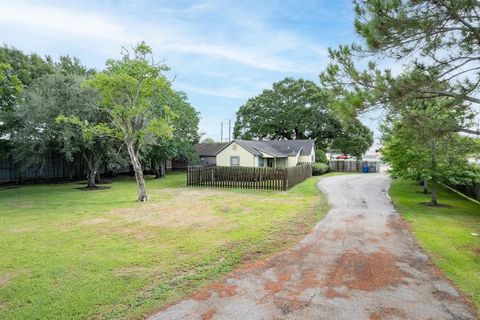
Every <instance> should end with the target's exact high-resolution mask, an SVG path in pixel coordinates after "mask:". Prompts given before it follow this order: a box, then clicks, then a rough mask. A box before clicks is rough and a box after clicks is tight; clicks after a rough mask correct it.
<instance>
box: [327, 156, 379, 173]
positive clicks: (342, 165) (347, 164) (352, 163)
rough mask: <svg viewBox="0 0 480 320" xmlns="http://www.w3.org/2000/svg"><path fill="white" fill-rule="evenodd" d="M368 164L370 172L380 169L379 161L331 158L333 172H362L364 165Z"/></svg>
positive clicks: (330, 164)
mask: <svg viewBox="0 0 480 320" xmlns="http://www.w3.org/2000/svg"><path fill="white" fill-rule="evenodd" d="M364 164H366V165H367V166H368V172H369V173H375V172H379V171H380V162H379V161H359V160H340V159H336V160H330V161H329V166H330V171H332V172H362V166H363V165H364Z"/></svg>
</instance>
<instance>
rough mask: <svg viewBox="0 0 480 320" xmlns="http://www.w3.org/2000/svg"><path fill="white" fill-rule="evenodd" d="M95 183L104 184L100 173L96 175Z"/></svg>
mask: <svg viewBox="0 0 480 320" xmlns="http://www.w3.org/2000/svg"><path fill="white" fill-rule="evenodd" d="M95 183H102V177H100V172H99V171H97V173H96V175H95Z"/></svg>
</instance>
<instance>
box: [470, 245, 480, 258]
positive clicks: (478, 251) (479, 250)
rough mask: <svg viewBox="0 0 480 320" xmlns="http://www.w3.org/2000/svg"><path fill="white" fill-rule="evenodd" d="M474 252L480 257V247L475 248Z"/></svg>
mask: <svg viewBox="0 0 480 320" xmlns="http://www.w3.org/2000/svg"><path fill="white" fill-rule="evenodd" d="M472 252H473V254H474V255H476V256H479V257H480V247H476V248H473V249H472Z"/></svg>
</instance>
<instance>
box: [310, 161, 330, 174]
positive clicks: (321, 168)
mask: <svg viewBox="0 0 480 320" xmlns="http://www.w3.org/2000/svg"><path fill="white" fill-rule="evenodd" d="M329 170H330V167H329V166H328V164H326V163H321V162H315V163H313V164H312V175H314V176H320V175H322V174H325V173H327V172H328V171H329Z"/></svg>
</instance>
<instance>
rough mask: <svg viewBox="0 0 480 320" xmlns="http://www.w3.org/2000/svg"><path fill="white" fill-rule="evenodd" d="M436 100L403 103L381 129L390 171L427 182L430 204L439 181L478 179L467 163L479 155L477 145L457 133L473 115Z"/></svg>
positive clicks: (476, 170) (478, 172)
mask: <svg viewBox="0 0 480 320" xmlns="http://www.w3.org/2000/svg"><path fill="white" fill-rule="evenodd" d="M438 100H439V99H438V98H437V99H435V100H429V101H423V102H421V103H420V104H419V105H415V106H406V107H405V110H404V111H403V112H401V113H400V114H397V115H395V116H393V117H392V118H390V119H389V121H388V122H387V124H386V125H385V126H384V127H383V129H382V130H383V134H384V135H383V140H384V143H385V145H384V148H383V156H384V159H385V161H387V162H388V163H389V164H390V171H391V174H392V175H393V176H394V177H404V178H410V179H417V178H419V177H420V178H421V179H422V180H424V181H427V182H428V184H429V186H430V188H431V205H432V206H436V205H437V185H438V184H439V183H452V184H471V183H473V182H475V181H478V179H479V178H480V170H479V168H478V166H477V165H475V164H470V163H469V162H468V158H469V157H474V156H476V155H478V154H479V151H480V149H479V144H478V143H477V141H475V139H473V138H470V137H466V136H462V135H460V134H459V133H457V132H456V128H458V127H459V126H462V125H463V124H464V123H466V122H469V121H470V120H471V119H472V114H471V113H470V112H469V111H468V109H467V108H466V107H465V106H463V105H456V106H451V107H445V105H444V104H443V103H442V101H438ZM461 122H463V123H461Z"/></svg>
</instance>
